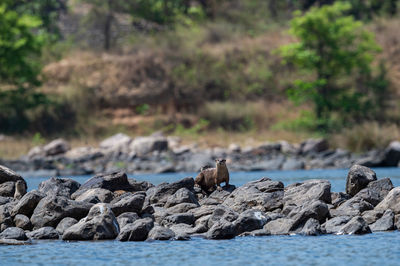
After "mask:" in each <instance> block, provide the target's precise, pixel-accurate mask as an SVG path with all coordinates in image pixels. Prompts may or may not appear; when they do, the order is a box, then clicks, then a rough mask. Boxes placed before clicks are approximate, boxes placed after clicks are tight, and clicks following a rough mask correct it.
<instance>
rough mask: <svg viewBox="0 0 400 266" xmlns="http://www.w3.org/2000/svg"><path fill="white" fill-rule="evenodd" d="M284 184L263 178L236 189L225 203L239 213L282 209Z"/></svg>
mask: <svg viewBox="0 0 400 266" xmlns="http://www.w3.org/2000/svg"><path fill="white" fill-rule="evenodd" d="M283 194H284V193H283V184H282V183H281V182H277V181H272V180H270V179H268V178H262V179H260V180H256V181H253V182H249V183H247V184H245V185H243V186H241V187H239V188H237V189H235V190H234V191H233V192H232V193H231V194H230V195H229V197H227V198H226V199H225V201H224V202H223V204H224V205H226V206H228V207H230V208H231V209H232V210H234V211H237V212H243V211H245V210H247V209H256V210H260V211H263V212H267V211H272V210H275V209H278V208H282V205H283V203H282V199H283Z"/></svg>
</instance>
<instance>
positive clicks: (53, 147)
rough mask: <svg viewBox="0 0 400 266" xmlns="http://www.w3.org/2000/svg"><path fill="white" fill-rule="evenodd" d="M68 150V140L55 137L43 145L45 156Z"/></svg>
mask: <svg viewBox="0 0 400 266" xmlns="http://www.w3.org/2000/svg"><path fill="white" fill-rule="evenodd" d="M69 150H70V146H69V144H68V142H66V141H65V140H63V139H55V140H53V141H52V142H50V143H49V144H47V145H45V146H44V147H43V151H44V153H45V155H46V156H54V155H58V154H64V153H66V152H67V151H69Z"/></svg>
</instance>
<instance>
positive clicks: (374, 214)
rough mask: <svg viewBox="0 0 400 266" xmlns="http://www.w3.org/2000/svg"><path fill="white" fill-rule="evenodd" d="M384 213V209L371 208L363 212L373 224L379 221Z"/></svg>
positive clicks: (365, 218) (366, 218) (364, 216)
mask: <svg viewBox="0 0 400 266" xmlns="http://www.w3.org/2000/svg"><path fill="white" fill-rule="evenodd" d="M384 213H385V212H384V211H377V210H369V211H365V212H363V213H362V217H363V219H364V220H365V221H366V222H367V224H373V223H375V222H376V221H378V220H379V219H380V218H381V217H382V216H383V214H384Z"/></svg>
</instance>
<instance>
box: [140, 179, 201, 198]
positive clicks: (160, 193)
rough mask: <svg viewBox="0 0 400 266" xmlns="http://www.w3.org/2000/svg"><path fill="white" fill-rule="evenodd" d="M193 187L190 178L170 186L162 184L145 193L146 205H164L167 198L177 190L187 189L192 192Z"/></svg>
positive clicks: (192, 181)
mask: <svg viewBox="0 0 400 266" xmlns="http://www.w3.org/2000/svg"><path fill="white" fill-rule="evenodd" d="M193 186H194V180H193V178H191V177H186V178H184V179H182V180H179V181H177V182H174V183H171V184H168V183H162V184H160V185H158V186H155V187H152V188H149V189H148V190H147V191H146V195H147V196H146V201H147V202H148V204H165V203H166V202H167V201H168V198H169V196H171V195H173V194H175V193H176V192H177V191H178V190H179V189H181V188H187V189H188V190H193Z"/></svg>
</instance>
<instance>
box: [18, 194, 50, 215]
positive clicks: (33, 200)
mask: <svg viewBox="0 0 400 266" xmlns="http://www.w3.org/2000/svg"><path fill="white" fill-rule="evenodd" d="M44 196H45V195H44V194H43V193H41V192H39V191H37V190H32V191H29V192H28V193H26V194H25V195H24V196H23V197H22V198H21V199H20V200H19V201H18V203H17V205H15V207H14V208H13V210H12V213H11V214H12V215H13V216H15V215H17V214H24V215H26V216H28V217H31V215H32V213H33V211H34V210H35V208H36V206H37V205H38V203H39V202H40V201H41V200H42V199H43V198H44Z"/></svg>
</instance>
